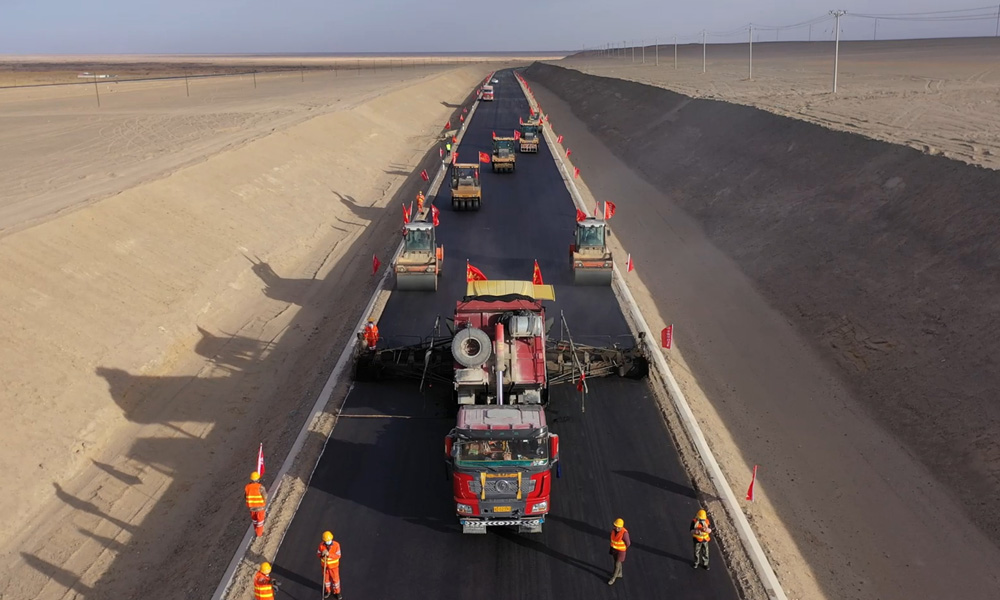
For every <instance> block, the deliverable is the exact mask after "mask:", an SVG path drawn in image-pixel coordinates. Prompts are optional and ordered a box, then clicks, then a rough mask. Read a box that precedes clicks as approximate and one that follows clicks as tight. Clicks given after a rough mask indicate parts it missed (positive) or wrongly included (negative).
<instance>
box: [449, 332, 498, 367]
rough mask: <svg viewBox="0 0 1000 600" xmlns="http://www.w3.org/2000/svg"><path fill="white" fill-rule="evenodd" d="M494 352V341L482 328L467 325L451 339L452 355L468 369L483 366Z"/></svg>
mask: <svg viewBox="0 0 1000 600" xmlns="http://www.w3.org/2000/svg"><path fill="white" fill-rule="evenodd" d="M492 354H493V343H492V342H491V341H490V336H488V335H486V332H485V331H483V330H482V329H477V328H475V327H466V328H465V329H463V330H461V331H459V332H458V333H456V334H455V337H454V338H453V339H452V340H451V355H452V357H453V358H454V359H455V362H457V363H458V364H460V365H462V366H463V367H465V368H467V369H472V368H475V367H481V366H483V365H484V364H486V361H488V360H489V359H490V356H491V355H492Z"/></svg>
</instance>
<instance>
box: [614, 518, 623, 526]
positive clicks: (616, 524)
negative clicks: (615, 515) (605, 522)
mask: <svg viewBox="0 0 1000 600" xmlns="http://www.w3.org/2000/svg"><path fill="white" fill-rule="evenodd" d="M615 527H625V521H622V520H621V519H615Z"/></svg>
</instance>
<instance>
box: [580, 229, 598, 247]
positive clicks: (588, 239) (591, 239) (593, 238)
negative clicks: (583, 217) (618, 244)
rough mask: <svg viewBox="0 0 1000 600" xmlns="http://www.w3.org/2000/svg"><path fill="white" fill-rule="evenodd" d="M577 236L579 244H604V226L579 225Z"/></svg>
mask: <svg viewBox="0 0 1000 600" xmlns="http://www.w3.org/2000/svg"><path fill="white" fill-rule="evenodd" d="M576 238H577V241H576V243H577V245H578V246H604V228H603V227H577V229H576Z"/></svg>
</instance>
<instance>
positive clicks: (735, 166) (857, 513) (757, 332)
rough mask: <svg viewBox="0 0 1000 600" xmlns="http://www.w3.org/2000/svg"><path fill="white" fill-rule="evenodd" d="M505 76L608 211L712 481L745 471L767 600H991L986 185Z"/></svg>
mask: <svg viewBox="0 0 1000 600" xmlns="http://www.w3.org/2000/svg"><path fill="white" fill-rule="evenodd" d="M527 74H528V77H529V80H531V81H532V82H533V84H534V87H535V92H536V95H537V96H538V98H539V100H540V101H541V103H542V106H543V107H544V109H545V110H546V112H547V113H548V114H549V115H550V116H551V118H552V121H553V123H554V127H555V129H556V131H557V132H558V133H560V134H564V135H565V136H566V146H567V147H570V148H571V149H572V150H573V155H572V158H573V161H574V162H575V164H576V165H577V166H579V167H581V170H582V173H583V177H584V179H585V181H586V183H587V185H588V186H589V187H590V189H591V191H593V192H594V194H595V195H596V197H597V198H607V199H612V200H614V201H615V202H617V203H618V215H616V216H615V218H614V222H613V226H614V228H615V231H616V233H617V236H616V239H617V240H619V242H620V244H621V245H622V246H623V247H624V250H626V251H628V252H631V253H632V254H633V257H635V258H636V260H637V264H638V267H637V269H638V271H637V273H636V274H635V278H636V281H635V283H636V285H637V287H638V288H639V293H638V294H637V295H638V296H639V297H640V298H641V299H642V300H643V302H644V310H645V311H648V313H649V315H651V318H650V320H651V324H652V325H653V326H654V328H655V327H656V325H657V324H661V326H662V324H666V323H673V324H675V327H676V339H677V341H678V349H677V350H675V351H672V352H671V353H670V358H671V360H672V361H673V362H674V364H675V366H676V367H677V372H678V374H679V375H681V376H682V377H683V378H684V379H685V385H686V389H687V391H688V393H689V394H690V397H691V398H692V399H693V400H692V401H693V402H694V404H695V410H696V413H697V415H698V417H699V419H700V420H701V421H702V423H703V425H704V426H705V428H706V430H707V431H708V434H709V437H710V438H711V443H712V444H713V447H714V448H715V450H716V452H717V455H718V456H719V458H720V460H721V461H722V463H723V466H724V468H725V469H726V471H727V473H728V474H729V477H730V480H731V481H732V482H733V484H734V486H735V487H740V486H741V485H745V484H746V482H747V481H748V479H749V472H750V467H751V466H752V465H753V464H760V465H761V466H762V469H764V470H763V471H762V475H761V481H762V487H761V489H762V490H763V493H762V498H763V500H761V501H759V502H758V503H756V504H754V505H752V506H749V507H748V511H749V513H750V515H751V518H752V519H753V521H754V523H755V525H756V527H757V529H758V531H759V532H760V535H761V537H762V540H763V541H764V543H765V544H766V545H767V547H768V551H769V553H770V554H771V556H772V559H774V562H775V563H776V568H777V571H778V573H779V576H780V577H781V578H782V580H783V581H784V582H785V584H786V586H787V587H788V591H789V592H790V597H801V598H819V597H829V598H879V597H881V598H896V597H899V598H903V597H905V598H920V599H925V598H926V599H927V600H931V599H935V598H939V597H962V598H983V599H986V598H991V597H993V596H994V595H995V590H996V589H998V585H1000V581H998V579H997V573H1000V550H998V548H997V544H998V542H1000V516H998V515H1000V511H998V510H997V509H998V508H1000V505H998V501H997V497H998V491H1000V404H998V403H997V402H996V399H995V393H994V390H996V389H997V388H998V387H1000V370H998V369H996V367H995V365H994V363H995V358H994V357H995V356H996V355H997V354H998V353H1000V336H998V335H997V334H998V333H1000V322H998V320H997V315H998V314H1000V304H998V300H997V298H1000V235H998V234H997V231H998V229H1000V204H998V202H997V201H998V198H997V190H998V189H1000V173H997V172H996V171H992V170H989V169H984V168H979V167H975V166H970V165H966V164H962V163H960V162H957V161H954V160H949V159H946V158H944V157H940V156H928V155H926V154H923V153H921V152H919V151H917V150H914V149H911V148H907V147H903V146H900V145H894V144H889V143H885V142H880V141H875V140H872V139H869V138H866V137H862V136H859V135H852V134H848V133H843V132H838V131H832V130H830V129H826V128H824V127H820V126H818V125H815V124H811V123H807V122H803V121H800V120H795V119H791V118H787V117H783V116H778V115H775V114H773V113H770V112H766V111H763V110H758V109H755V108H751V107H746V106H739V105H734V104H728V103H725V102H719V101H712V100H700V99H692V98H690V97H687V96H683V95H680V94H677V93H674V92H671V91H668V90H665V89H662V88H658V87H652V86H647V85H642V84H638V83H634V82H629V81H623V80H620V79H609V78H603V77H596V76H592V75H585V74H582V73H580V72H577V71H573V70H566V69H560V68H556V67H552V66H547V65H536V66H533V67H532V68H531V69H529V70H528V73H527ZM542 86H544V87H542ZM637 176H638V177H637ZM765 472H766V473H767V474H766V475H765V474H764V473H765ZM741 491H742V490H741Z"/></svg>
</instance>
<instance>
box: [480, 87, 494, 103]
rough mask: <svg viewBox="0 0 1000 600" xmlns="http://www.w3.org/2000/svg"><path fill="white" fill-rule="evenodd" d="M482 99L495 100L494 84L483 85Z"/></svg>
mask: <svg viewBox="0 0 1000 600" xmlns="http://www.w3.org/2000/svg"><path fill="white" fill-rule="evenodd" d="M482 99H483V101H484V102H493V86H492V85H484V86H483V98H482Z"/></svg>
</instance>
